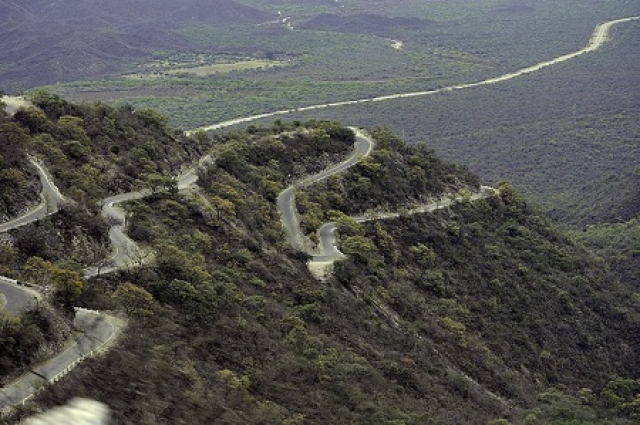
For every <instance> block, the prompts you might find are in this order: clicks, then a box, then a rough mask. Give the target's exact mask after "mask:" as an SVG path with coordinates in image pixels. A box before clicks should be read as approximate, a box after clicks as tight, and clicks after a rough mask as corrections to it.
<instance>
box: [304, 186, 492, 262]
mask: <svg viewBox="0 0 640 425" xmlns="http://www.w3.org/2000/svg"><path fill="white" fill-rule="evenodd" d="M495 193H497V189H494V188H492V187H489V186H480V190H479V191H478V192H474V193H472V194H471V195H456V196H453V197H451V196H449V197H445V198H442V199H439V200H437V201H433V202H430V203H428V204H423V205H420V206H418V207H415V208H412V209H410V210H407V211H403V212H402V213H398V212H382V213H374V214H367V215H360V216H356V217H353V218H354V219H355V220H356V221H357V222H358V223H364V222H367V221H373V220H388V219H392V218H398V217H400V216H405V217H406V216H410V215H414V214H423V213H427V212H433V211H436V210H439V209H443V208H447V207H450V206H451V205H453V204H455V203H456V202H459V201H462V200H464V199H469V200H470V201H475V200H478V199H484V198H487V197H489V196H491V195H493V194H495ZM335 232H336V224H335V223H334V222H328V223H325V224H323V225H322V226H320V228H319V229H318V239H319V241H320V244H319V245H318V248H319V252H318V253H313V254H312V259H311V261H317V262H334V261H336V260H340V259H342V258H344V257H345V255H344V254H343V253H342V252H340V250H339V249H338V247H337V240H336V235H335Z"/></svg>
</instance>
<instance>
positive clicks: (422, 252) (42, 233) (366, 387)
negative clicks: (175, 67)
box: [0, 93, 640, 424]
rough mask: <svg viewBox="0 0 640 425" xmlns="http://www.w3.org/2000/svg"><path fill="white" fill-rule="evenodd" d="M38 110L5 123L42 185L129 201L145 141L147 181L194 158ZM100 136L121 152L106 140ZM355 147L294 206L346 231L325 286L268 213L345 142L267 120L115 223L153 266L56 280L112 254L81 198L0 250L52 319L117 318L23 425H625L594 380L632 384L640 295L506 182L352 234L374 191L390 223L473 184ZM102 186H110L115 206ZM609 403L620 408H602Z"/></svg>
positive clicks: (423, 160)
mask: <svg viewBox="0 0 640 425" xmlns="http://www.w3.org/2000/svg"><path fill="white" fill-rule="evenodd" d="M36 103H37V104H38V105H39V106H40V107H41V108H43V109H44V112H43V113H38V112H37V111H35V110H31V111H23V112H22V113H21V114H18V115H17V116H16V118H15V119H13V124H14V125H15V126H18V127H19V128H20V127H21V128H23V131H25V133H26V132H27V130H28V131H29V132H30V134H29V135H28V136H27V137H28V139H29V140H28V141H27V143H26V146H30V147H31V146H35V147H38V148H39V149H40V152H41V154H42V153H45V151H44V150H43V149H45V148H48V149H50V150H51V149H53V151H51V152H54V153H55V155H52V154H51V155H46V157H50V159H49V164H51V167H52V168H53V169H54V170H55V167H56V164H62V163H65V164H67V168H72V169H82V168H83V167H95V166H96V164H99V163H105V166H106V168H105V170H109V169H113V170H114V172H113V174H112V173H108V172H99V173H97V174H96V176H95V184H96V185H97V187H99V188H102V189H101V192H99V193H101V194H102V195H101V196H104V194H106V193H112V192H113V191H116V190H117V191H121V190H129V189H131V188H135V185H134V186H132V183H131V182H130V180H128V179H130V177H131V176H130V175H129V174H127V168H126V167H123V168H122V169H120V168H118V165H119V164H126V163H127V161H130V160H131V159H130V158H129V155H131V152H137V153H138V154H140V153H142V151H143V150H145V146H146V145H145V144H144V142H146V143H149V141H150V140H151V139H153V140H155V138H156V137H158V138H159V140H158V141H157V143H158V145H159V146H158V147H157V149H156V150H154V151H155V152H158V156H155V157H149V160H148V161H147V162H146V163H145V167H146V168H147V169H149V170H150V172H152V173H155V174H157V175H158V176H166V175H167V174H166V173H167V172H169V171H171V170H174V169H175V168H177V167H178V165H177V163H178V161H177V160H176V162H175V164H174V165H169V164H172V162H171V161H172V159H173V158H174V157H175V155H177V154H178V153H179V152H184V151H185V149H186V150H187V152H189V149H190V148H187V147H185V146H189V144H190V143H196V145H197V141H190V140H189V139H183V138H182V136H181V137H178V133H177V132H176V131H175V130H173V129H171V128H169V127H167V126H166V122H165V121H163V120H162V119H161V118H162V117H161V116H159V115H157V114H156V113H153V112H151V111H128V110H126V108H125V109H122V108H112V107H107V106H105V105H100V104H85V105H74V104H70V103H68V102H65V101H63V100H62V99H59V98H56V97H54V96H51V95H45V94H44V93H43V94H41V97H40V99H39V101H38V99H36ZM98 112H99V115H96V114H98ZM21 116H22V118H21ZM96 116H98V117H103V118H102V119H97V118H96ZM27 117H31V118H38V119H37V120H36V119H30V120H28V119H25V118H27ZM65 117H66V118H65ZM63 118H64V119H63ZM80 118H81V119H82V120H80ZM107 118H108V119H107ZM73 123H75V124H76V125H75V126H74V127H73V128H72V129H73V130H74V131H75V133H74V134H75V135H76V136H82V135H83V133H82V132H81V131H80V129H84V130H85V132H86V134H87V136H89V139H88V140H87V141H86V144H84V142H82V140H83V137H78V139H79V140H80V143H81V145H82V146H80V147H82V149H75V148H74V149H69V146H67V145H65V142H60V141H58V139H56V136H58V135H60V134H62V133H61V131H63V130H65V129H66V130H69V125H70V124H73ZM145 123H147V124H148V123H152V124H153V125H152V126H151V127H152V130H151V129H150V128H149V126H145V125H144V124H145ZM36 124H37V127H34V125H36ZM63 124H64V125H63ZM43 129H47V131H46V132H43V131H42V130H43ZM54 130H55V131H54ZM113 131H116V133H117V132H122V133H123V134H126V135H127V136H126V137H127V140H131V141H132V143H131V145H132V146H122V145H117V144H116V143H115V142H116V141H117V140H119V138H116V139H110V141H108V140H107V136H109V134H111V133H110V132H113ZM150 131H152V133H150ZM46 135H49V136H48V137H47V136H46ZM90 135H95V139H91V138H90ZM152 135H153V137H151V136H152ZM163 135H165V136H163ZM166 135H172V137H169V138H167V139H166V144H164V142H162V140H165V139H163V138H162V137H166ZM371 135H372V137H373V138H374V139H375V141H376V145H375V148H374V150H373V152H372V154H371V155H370V156H369V157H367V158H365V159H363V160H362V161H361V163H360V164H358V165H356V166H354V167H352V168H350V169H349V170H348V171H345V172H344V173H342V174H339V175H336V176H334V177H335V178H334V177H332V178H330V179H328V180H327V181H326V182H325V183H318V184H316V185H311V186H309V187H307V188H305V190H304V192H301V193H300V194H299V198H300V199H299V200H298V201H297V203H298V204H299V207H300V209H301V212H302V213H303V218H304V217H307V218H306V219H305V220H307V221H306V222H307V223H314V222H316V221H319V222H322V220H324V219H325V214H326V211H325V208H332V209H335V210H336V211H334V212H333V213H331V214H329V215H331V216H336V215H340V214H342V218H341V219H340V221H339V229H338V232H339V238H340V248H341V249H342V250H343V252H344V253H345V254H347V257H346V259H344V260H342V261H340V262H338V263H336V265H335V270H334V274H333V275H332V277H331V278H329V279H328V280H327V281H325V282H320V281H317V280H316V279H315V278H314V277H312V275H311V274H310V273H309V271H308V269H307V264H306V261H307V259H308V256H307V254H305V253H302V252H297V251H295V250H294V249H292V248H291V247H290V246H289V245H288V243H287V242H286V235H285V233H284V229H283V226H282V222H281V217H280V213H279V211H278V210H277V208H276V204H275V197H276V196H277V195H278V193H279V192H280V191H281V190H282V189H283V188H284V187H286V185H288V184H291V183H293V182H295V181H298V180H299V179H301V178H303V177H305V176H308V175H310V174H313V173H317V172H319V171H321V170H323V169H324V168H325V167H327V166H328V165H329V164H334V163H336V162H338V161H340V160H341V158H343V157H344V156H346V155H348V153H349V152H350V150H351V145H352V143H353V134H352V133H351V131H350V130H349V129H346V128H343V127H342V126H341V125H339V124H337V123H332V122H324V121H308V122H292V123H284V122H280V121H276V122H275V123H274V124H273V125H271V126H269V127H257V126H251V127H249V128H247V130H246V131H232V132H228V133H224V134H219V135H216V136H215V137H214V138H213V139H212V140H211V141H207V142H206V145H207V146H212V149H213V151H212V152H213V154H214V156H215V158H216V162H215V164H211V165H209V166H207V167H206V168H203V169H202V170H201V171H200V173H199V180H198V188H197V190H190V191H183V192H180V191H176V190H168V191H163V190H160V189H158V190H156V191H154V192H153V193H151V195H150V196H148V197H147V198H144V199H140V200H137V201H132V202H129V203H127V204H124V207H125V208H126V210H127V217H128V219H127V221H128V223H129V227H128V232H129V234H130V235H131V237H133V238H134V239H136V240H137V241H138V243H140V244H141V245H142V246H144V247H147V248H148V249H151V250H153V251H154V252H155V260H154V262H152V263H150V262H142V261H141V262H140V263H138V266H139V267H133V268H131V269H127V270H122V271H121V272H119V273H116V274H113V275H109V274H107V275H104V276H101V277H97V278H92V279H90V280H89V281H86V282H84V281H81V283H80V284H77V281H76V280H74V279H76V278H73V276H74V275H72V274H69V273H70V272H73V271H75V272H76V273H78V270H81V267H82V266H84V265H88V264H92V263H93V262H95V261H97V259H96V257H95V256H94V258H90V256H89V255H87V254H88V253H89V252H90V251H92V250H93V249H92V248H91V247H96V249H97V251H96V256H97V255H98V254H100V255H105V254H106V253H105V252H104V244H105V243H106V237H105V235H106V226H104V225H102V226H97V225H96V223H97V217H96V216H95V215H93V216H92V214H91V211H92V208H91V205H92V204H93V203H94V202H95V198H94V197H92V196H84V197H83V196H75V197H74V199H75V200H76V203H77V204H76V206H75V207H70V206H68V207H67V208H65V209H63V210H62V211H61V212H60V213H58V214H55V215H53V216H51V217H50V218H48V219H46V220H43V221H42V222H41V223H39V224H38V225H35V224H33V225H30V226H26V227H25V228H23V229H21V230H20V231H12V235H13V236H14V237H15V238H16V242H15V243H14V244H13V245H12V246H11V247H8V246H5V248H3V249H4V250H5V252H10V253H11V255H10V256H6V255H5V256H2V257H0V261H2V266H3V269H4V270H9V271H10V272H12V273H14V275H15V276H16V277H18V278H20V279H24V280H32V281H34V282H38V281H39V277H38V276H42V274H38V273H42V272H43V271H45V272H48V273H50V274H45V275H46V276H49V278H50V279H51V282H52V284H53V282H57V284H58V285H60V286H58V287H57V288H58V289H57V294H58V295H57V296H56V297H54V299H53V301H52V302H53V304H54V305H55V306H65V305H66V306H68V305H69V303H70V302H72V303H73V305H81V306H85V307H88V308H93V309H98V310H119V311H122V312H126V313H127V314H128V315H129V317H130V319H129V327H128V328H127V330H126V331H125V333H124V334H123V335H122V336H121V337H120V340H119V342H118V344H117V345H116V346H115V347H113V348H112V349H111V350H110V351H109V352H107V353H106V354H105V355H104V356H101V357H97V358H94V359H89V360H87V361H85V362H84V363H82V364H81V365H80V366H78V367H77V368H76V369H75V370H74V372H73V373H71V374H69V375H67V376H66V377H65V378H64V379H63V380H62V381H60V382H58V383H57V384H55V385H53V386H51V387H49V388H47V389H46V390H44V391H43V392H42V393H40V395H38V397H37V398H36V399H35V400H34V402H32V403H29V404H28V405H27V406H25V407H21V408H20V409H19V411H18V413H17V415H18V417H19V416H22V415H26V414H29V413H32V412H33V411H34V410H35V409H39V408H42V407H49V406H52V405H53V404H59V403H63V402H65V401H66V400H67V399H68V398H69V397H73V396H75V395H82V396H87V397H91V398H95V399H97V400H100V401H103V402H105V403H106V404H107V405H109V406H110V407H111V408H112V410H113V414H114V423H116V424H125V423H148V424H152V423H153V424H163V423H167V424H169V423H172V424H173V423H237V424H252V423H253V424H258V423H274V424H275V423H289V424H295V423H300V424H301V423H309V424H314V423H318V424H326V423H362V424H369V423H381V424H382V423H389V424H391V423H406V424H418V423H446V424H485V423H487V422H488V421H490V420H492V419H497V418H506V419H509V420H511V421H513V423H520V422H521V421H523V420H524V417H525V416H526V415H530V414H533V413H531V412H532V411H531V410H530V409H534V410H535V409H538V410H536V412H537V413H536V415H537V417H538V418H540V423H544V422H542V421H543V419H544V420H546V418H547V417H548V418H553V415H554V414H555V413H554V409H555V408H556V405H554V404H552V402H555V401H556V400H560V399H562V400H565V399H572V397H574V394H576V392H577V391H579V390H581V389H582V388H591V389H592V390H593V391H592V392H591V394H592V396H591V398H590V399H589V400H587V401H585V402H584V403H582V404H574V405H571V408H570V409H565V410H564V412H565V413H564V414H565V415H566V416H571V415H583V414H586V413H585V412H587V413H589V412H591V413H593V412H595V413H593V415H594V416H593V417H594V420H593V421H592V423H599V422H596V421H600V420H604V419H605V418H608V417H617V418H618V422H617V423H619V424H627V423H628V424H630V423H633V420H634V416H633V415H634V414H635V412H636V411H635V410H633V408H630V409H626V408H623V406H626V405H625V404H624V403H627V399H628V397H629V395H628V394H627V393H624V392H622V389H620V388H621V387H620V385H618V384H617V382H618V381H615V382H612V383H610V382H609V379H610V377H611V376H614V375H617V376H621V377H623V378H625V379H626V378H634V377H637V376H638V374H639V373H640V364H638V361H637V356H636V355H635V353H637V351H638V350H639V349H640V340H639V339H638V335H639V332H638V331H640V308H639V306H638V303H637V293H635V292H633V291H630V290H629V289H626V288H625V287H624V286H622V285H620V284H619V283H618V281H617V280H616V279H615V277H613V275H611V274H610V273H609V272H608V271H607V269H606V267H605V266H604V263H603V262H602V261H601V260H598V259H597V258H596V257H594V256H593V255H592V254H590V253H589V252H588V251H586V250H585V249H584V248H582V247H581V246H579V245H576V244H575V243H573V242H571V240H569V239H568V238H567V237H566V236H564V235H563V234H561V233H560V232H559V231H558V230H557V229H555V228H554V227H553V225H552V224H551V223H550V222H549V221H548V220H546V219H545V218H544V217H543V216H542V215H541V213H540V212H538V211H536V210H535V209H533V208H532V207H530V206H528V204H527V202H526V201H525V200H524V199H523V198H522V196H521V195H520V194H518V192H517V191H516V190H515V189H514V188H513V187H512V186H511V185H510V184H508V183H504V184H501V185H499V186H498V189H499V193H496V194H494V195H491V196H489V197H487V198H481V199H477V200H473V201H472V200H470V199H468V200H462V201H460V202H458V203H454V205H452V206H451V207H448V208H443V209H440V210H438V211H435V212H433V213H426V214H416V215H412V216H410V217H400V218H395V219H388V220H383V221H371V222H368V223H363V224H359V223H357V222H355V221H353V220H351V219H349V218H348V216H347V215H345V214H352V213H362V212H365V211H363V209H365V210H366V209H371V208H374V209H375V207H376V205H375V203H374V200H375V199H377V198H379V197H381V196H383V194H384V196H386V198H384V199H382V198H381V206H382V207H384V208H389V209H398V210H400V211H402V210H403V208H406V207H409V206H412V205H415V204H416V203H420V202H424V201H426V200H428V199H430V198H437V197H440V196H443V195H445V196H446V195H455V194H458V193H462V194H464V193H470V192H472V191H475V190H476V189H477V186H478V181H477V178H476V177H474V176H473V175H472V174H470V173H469V172H468V171H467V170H466V169H464V168H462V167H459V166H455V165H451V164H447V163H444V162H442V161H441V160H440V159H438V158H437V156H435V154H434V153H433V151H431V150H430V149H428V148H427V147H426V146H416V147H412V146H408V145H405V144H404V143H403V141H402V140H401V139H400V138H399V137H398V136H396V135H394V134H393V133H391V132H390V131H388V130H385V129H381V128H377V129H372V130H371ZM99 136H100V137H99ZM74 137H75V136H74ZM44 139H47V140H46V141H45V140H44ZM63 140H64V139H63ZM204 140H205V139H202V140H201V143H205V141H204ZM207 140H208V139H207ZM38 141H39V142H38ZM45 142H46V143H45ZM60 143H61V144H60ZM139 143H142V145H139ZM74 146H75V145H74ZM113 146H119V149H116V150H114V149H112V148H113ZM203 146H204V145H203ZM78 148H79V147H78ZM78 152H81V153H82V155H78ZM187 158H190V157H189V156H185V157H184V159H185V160H186V159H187ZM71 164H73V165H71ZM107 165H108V166H107ZM135 168H137V167H135ZM65 175H66V174H65V173H63V172H62V168H61V169H60V170H59V171H58V172H57V174H56V176H57V177H56V178H58V179H60V180H61V181H63V182H64V181H72V180H65ZM114 175H115V176H119V178H118V179H116V180H115V181H118V182H120V183H121V184H120V185H117V186H114V187H112V188H111V189H109V188H110V187H111V186H109V185H110V184H113V183H110V182H114V179H113V176H114ZM154 182H157V179H147V180H141V181H140V184H141V185H142V184H147V185H149V184H151V185H153V184H154ZM165 183H166V182H165ZM417 183H420V184H419V185H417ZM67 185H68V186H67ZM167 186H168V187H169V189H171V188H170V185H167ZM316 186H317V187H316ZM64 187H66V189H65V191H66V192H67V193H69V194H74V192H75V191H74V190H73V187H72V186H71V185H69V184H68V183H65V184H64V185H63V188H64ZM366 193H370V196H366ZM313 227H315V225H312V224H309V228H313ZM62 229H68V230H67V231H62ZM54 241H55V243H57V245H55V246H54V245H52V243H53V242H54ZM27 242H29V243H27ZM101 244H102V246H103V248H102V251H100V249H99V248H98V247H99V246H100V245H101ZM82 253H85V255H84V256H83V255H82ZM37 258H40V259H41V260H37ZM46 261H50V263H47V262H46ZM27 265H28V266H27ZM55 270H67V271H69V273H66V274H65V273H62V274H61V272H55V273H54V271H55ZM61 276H70V277H71V280H70V281H67V280H64V279H62V278H61ZM75 276H77V275H75ZM60 279H62V280H60ZM65 282H66V283H65ZM76 284H77V286H73V285H76ZM3 329H4V328H3ZM0 340H2V339H0ZM33 349H36V350H37V345H36V346H35V347H31V348H30V350H33ZM4 352H5V351H3V353H4ZM626 382H627V381H624V382H623V383H626ZM631 382H632V381H631ZM605 385H610V386H611V388H612V389H610V390H609V393H607V394H619V397H618V399H616V401H615V402H613V403H609V404H606V405H605V404H604V402H603V401H602V400H604V397H605V395H604V394H605V393H602V394H603V395H602V396H601V389H602V388H603V387H604V386H605ZM616 385H618V386H616ZM556 387H557V388H559V389H556ZM625 388H626V387H625ZM629 388H631V390H630V391H631V397H633V396H634V395H635V394H637V391H636V390H634V389H633V388H634V387H633V386H632V385H631V386H630V387H629ZM559 391H562V392H559ZM634 391H636V392H634ZM542 392H544V394H547V396H546V398H545V397H543V396H540V397H538V394H539V393H542ZM549 394H557V396H556V397H555V398H553V397H551V396H550V395H549ZM563 397H566V398H563ZM618 408H619V409H618ZM616 409H618V410H616ZM625 409H626V410H625ZM591 413H589V414H591ZM543 414H544V415H546V416H543ZM598 415H600V416H598ZM496 423H501V422H496ZM502 423H503V422H502Z"/></svg>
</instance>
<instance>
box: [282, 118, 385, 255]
mask: <svg viewBox="0 0 640 425" xmlns="http://www.w3.org/2000/svg"><path fill="white" fill-rule="evenodd" d="M350 128H351V130H353V132H354V133H355V137H356V141H355V143H354V144H353V152H352V153H351V155H349V156H348V157H347V158H346V159H345V160H344V161H342V162H340V163H338V164H336V165H334V166H332V167H329V168H327V169H325V170H323V171H321V172H319V173H317V174H314V175H312V176H308V177H305V178H304V179H302V180H300V181H298V182H296V183H294V184H292V185H291V186H289V187H287V188H286V189H284V190H283V191H282V192H280V194H279V195H278V199H277V200H276V204H277V206H278V210H279V211H280V215H281V216H282V222H283V224H284V226H285V229H286V230H287V237H288V239H289V243H290V244H291V245H292V246H293V247H294V248H296V249H299V250H304V246H305V243H304V236H303V235H302V231H301V230H300V222H299V220H298V210H297V209H296V206H295V190H296V188H299V187H304V186H307V185H310V184H313V183H316V182H319V181H321V180H324V179H326V178H328V177H330V176H332V175H335V174H338V173H342V172H344V171H345V170H347V169H348V168H349V167H353V166H354V165H355V164H357V163H358V162H360V160H361V159H362V158H364V157H366V156H368V155H369V154H370V153H371V151H372V150H373V147H374V145H375V143H374V141H373V139H372V138H371V137H369V136H368V135H367V134H366V133H365V132H363V131H362V130H360V129H357V128H355V127H350Z"/></svg>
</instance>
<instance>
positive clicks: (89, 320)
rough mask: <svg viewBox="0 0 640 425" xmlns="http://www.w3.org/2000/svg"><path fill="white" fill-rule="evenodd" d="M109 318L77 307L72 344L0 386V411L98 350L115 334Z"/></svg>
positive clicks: (31, 394)
mask: <svg viewBox="0 0 640 425" xmlns="http://www.w3.org/2000/svg"><path fill="white" fill-rule="evenodd" d="M111 320H113V319H112V318H110V317H108V316H105V315H103V314H100V313H98V312H95V311H90V310H84V309H76V315H75V318H74V320H73V325H74V327H75V328H76V329H78V330H80V331H82V334H81V335H80V336H79V337H78V338H77V339H76V341H75V343H74V344H73V345H72V346H71V347H69V348H67V349H66V350H64V351H63V352H61V353H60V354H58V355H57V356H55V357H54V358H52V359H50V360H48V361H47V362H46V363H43V364H41V365H40V366H37V367H35V368H33V369H32V370H31V371H29V372H28V373H25V374H24V375H22V376H21V377H20V379H18V380H16V381H14V382H13V383H11V384H9V385H7V386H5V387H3V388H1V389H0V411H2V410H3V409H5V408H7V407H11V406H14V405H16V404H19V403H22V402H24V401H26V400H27V399H29V398H30V397H31V396H33V394H34V393H35V392H36V391H37V388H38V387H40V386H42V385H44V384H47V383H49V382H55V381H56V380H57V379H59V378H60V377H62V376H63V375H65V374H66V373H68V372H69V371H70V370H71V368H72V367H73V366H75V365H76V364H77V363H78V362H80V361H82V360H83V359H84V358H86V357H87V356H91V355H93V354H95V352H96V351H98V350H100V349H101V348H102V347H103V346H104V345H105V344H107V343H108V342H109V341H110V340H111V339H112V338H113V337H114V335H115V332H116V330H115V326H114V325H113V323H112V322H111Z"/></svg>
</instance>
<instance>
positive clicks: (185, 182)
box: [84, 155, 213, 279]
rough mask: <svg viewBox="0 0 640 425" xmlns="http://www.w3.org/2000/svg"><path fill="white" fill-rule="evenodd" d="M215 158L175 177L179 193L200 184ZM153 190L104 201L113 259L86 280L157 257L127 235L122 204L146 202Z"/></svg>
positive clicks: (91, 271)
mask: <svg viewBox="0 0 640 425" xmlns="http://www.w3.org/2000/svg"><path fill="white" fill-rule="evenodd" d="M212 161H213V158H212V157H211V155H205V156H203V157H202V158H201V159H200V160H199V161H198V163H197V164H196V165H194V166H192V167H190V168H189V169H188V170H186V171H185V172H184V173H182V174H180V175H179V176H177V177H176V178H175V181H176V184H177V186H178V189H179V190H184V189H187V188H189V187H190V186H192V185H194V184H195V183H196V182H197V181H198V170H199V169H200V167H204V166H206V164H208V163H211V162H212ZM152 193H153V191H151V190H150V189H144V190H141V191H137V192H129V193H121V194H119V195H114V196H110V197H108V198H105V199H103V200H102V201H101V204H102V212H101V215H102V217H103V218H104V219H105V220H106V221H107V222H108V223H111V224H112V226H111V227H110V228H109V241H110V242H111V249H112V252H111V256H110V257H109V258H107V259H105V261H103V262H102V263H101V264H98V265H95V266H92V267H89V268H87V269H85V271H84V277H85V279H88V278H91V277H94V276H98V275H103V274H107V273H113V272H116V271H118V270H122V269H125V268H129V267H134V266H139V265H140V264H141V263H146V262H148V261H151V260H152V259H153V255H151V254H149V253H145V252H144V251H143V250H142V249H141V248H140V247H139V246H138V244H136V243H135V242H134V241H133V239H131V238H130V237H129V236H128V235H127V234H126V232H125V229H126V225H127V218H126V214H125V212H124V211H123V210H122V209H120V208H119V207H118V204H121V203H123V202H127V201H133V200H136V199H142V198H145V197H147V196H149V195H151V194H152Z"/></svg>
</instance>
